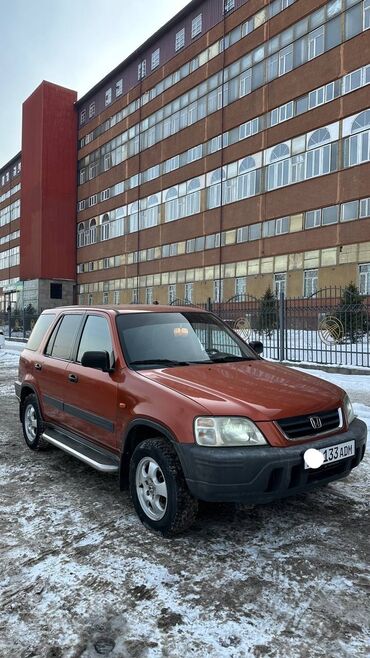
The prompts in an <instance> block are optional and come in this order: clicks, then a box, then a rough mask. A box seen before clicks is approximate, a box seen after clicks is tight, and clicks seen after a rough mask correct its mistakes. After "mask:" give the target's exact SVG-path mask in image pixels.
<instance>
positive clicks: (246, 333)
mask: <svg viewBox="0 0 370 658" xmlns="http://www.w3.org/2000/svg"><path fill="white" fill-rule="evenodd" d="M174 303H175V304H180V303H185V304H186V303H187V302H186V300H185V301H181V300H176V301H175V302H174ZM199 306H201V307H202V308H204V307H205V305H203V304H202V305H199ZM206 307H207V308H208V310H210V311H212V312H213V313H215V314H216V315H218V316H219V317H220V318H222V319H223V320H224V321H225V322H226V323H227V324H228V325H229V326H230V327H231V328H232V329H233V330H234V331H236V332H237V333H238V334H239V335H240V336H241V337H242V338H243V339H244V340H245V341H246V342H249V341H254V340H261V341H262V342H263V344H264V355H265V356H266V357H269V358H272V359H276V360H279V361H295V362H300V363H317V364H322V365H341V366H348V367H352V366H357V367H366V368H368V367H370V353H369V352H370V298H369V297H360V296H359V295H358V293H356V292H355V291H354V292H351V290H348V289H347V288H346V289H341V288H334V287H332V288H325V289H322V290H319V291H317V292H316V293H315V294H314V295H312V296H311V297H295V298H292V297H290V298H285V296H284V294H282V295H281V296H280V298H279V299H277V298H276V297H275V296H274V295H272V294H271V296H266V295H265V296H264V297H262V298H260V299H257V298H256V297H252V296H251V295H238V296H236V297H233V298H231V299H230V300H228V301H227V302H220V303H215V302H212V301H211V300H208V304H207V305H206Z"/></svg>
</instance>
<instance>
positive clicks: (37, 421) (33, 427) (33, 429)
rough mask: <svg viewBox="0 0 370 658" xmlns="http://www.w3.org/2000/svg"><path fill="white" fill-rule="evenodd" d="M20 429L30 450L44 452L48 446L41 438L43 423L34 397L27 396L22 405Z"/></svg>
mask: <svg viewBox="0 0 370 658" xmlns="http://www.w3.org/2000/svg"><path fill="white" fill-rule="evenodd" d="M22 428H23V436H24V439H25V441H26V443H27V445H28V447H29V448H31V450H45V448H47V447H48V446H49V444H48V442H47V441H45V439H43V438H42V433H43V431H44V423H43V420H42V417H41V413H40V409H39V404H38V401H37V397H36V395H28V396H27V397H26V399H25V401H24V402H23V403H22Z"/></svg>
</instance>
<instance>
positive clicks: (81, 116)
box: [80, 110, 86, 124]
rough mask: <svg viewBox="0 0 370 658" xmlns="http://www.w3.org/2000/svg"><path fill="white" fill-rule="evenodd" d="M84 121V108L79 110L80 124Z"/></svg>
mask: <svg viewBox="0 0 370 658" xmlns="http://www.w3.org/2000/svg"><path fill="white" fill-rule="evenodd" d="M85 121H86V110H81V112H80V124H83V123H85Z"/></svg>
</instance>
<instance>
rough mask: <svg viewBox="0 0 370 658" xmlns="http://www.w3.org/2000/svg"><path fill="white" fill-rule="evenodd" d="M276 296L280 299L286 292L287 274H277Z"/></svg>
mask: <svg viewBox="0 0 370 658" xmlns="http://www.w3.org/2000/svg"><path fill="white" fill-rule="evenodd" d="M274 283H275V295H276V297H277V298H278V299H279V298H280V295H281V293H284V295H285V291H286V273H285V272H280V273H279V274H275V281H274Z"/></svg>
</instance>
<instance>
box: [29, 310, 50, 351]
mask: <svg viewBox="0 0 370 658" xmlns="http://www.w3.org/2000/svg"><path fill="white" fill-rule="evenodd" d="M54 320H55V314H54V313H53V314H51V313H48V314H47V315H40V317H39V319H38V320H37V322H36V324H35V326H34V328H33V330H32V334H31V335H30V337H29V339H28V343H27V345H26V347H27V349H28V350H37V348H38V347H39V345H40V343H41V341H42V339H43V337H44V336H45V334H46V332H47V330H48V329H49V327H50V325H51V324H52V322H54Z"/></svg>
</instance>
